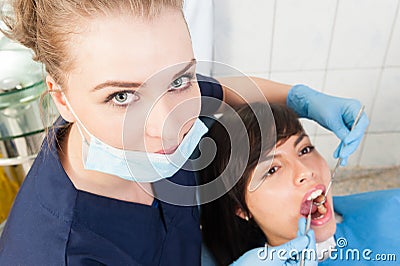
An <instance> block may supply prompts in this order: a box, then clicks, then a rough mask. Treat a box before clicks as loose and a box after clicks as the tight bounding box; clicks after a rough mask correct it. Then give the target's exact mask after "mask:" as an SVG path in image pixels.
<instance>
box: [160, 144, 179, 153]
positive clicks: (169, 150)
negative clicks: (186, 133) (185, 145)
mask: <svg viewBox="0 0 400 266" xmlns="http://www.w3.org/2000/svg"><path fill="white" fill-rule="evenodd" d="M178 147H179V145H176V146H174V147H171V148H168V149H164V150H159V151H157V152H156V153H159V154H172V153H174V152H175V151H176V149H178Z"/></svg>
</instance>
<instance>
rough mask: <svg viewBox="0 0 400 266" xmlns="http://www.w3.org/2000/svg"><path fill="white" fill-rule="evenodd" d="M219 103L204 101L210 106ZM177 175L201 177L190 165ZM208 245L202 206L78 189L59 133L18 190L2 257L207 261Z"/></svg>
mask: <svg viewBox="0 0 400 266" xmlns="http://www.w3.org/2000/svg"><path fill="white" fill-rule="evenodd" d="M198 81H199V85H200V88H201V93H202V95H204V96H209V97H214V98H218V99H220V100H222V88H221V86H220V85H219V84H217V83H216V82H215V80H212V79H210V78H206V77H203V76H200V75H198ZM208 81H212V82H208ZM217 107H218V106H216V105H215V106H202V113H203V114H204V113H205V111H207V113H208V112H213V111H215V108H217ZM213 109H214V110H213ZM57 123H59V124H65V121H63V120H62V119H59V120H58V122H57ZM55 132H56V134H57V137H60V136H59V135H60V134H62V133H61V132H62V130H60V129H57V128H55ZM170 180H171V181H173V182H175V183H179V184H183V185H195V178H194V173H193V172H189V171H185V170H180V171H178V172H177V173H176V174H175V175H174V176H173V177H171V178H170ZM200 251H201V234H200V225H199V213H198V207H196V206H194V207H182V206H174V205H171V204H167V203H165V202H162V201H160V202H158V204H156V205H155V206H147V205H142V204H138V203H132V202H125V201H121V200H117V199H112V198H107V197H103V196H99V195H95V194H92V193H88V192H85V191H80V190H77V189H76V188H75V187H74V186H73V184H72V183H71V181H70V179H69V178H68V176H67V174H66V173H65V171H64V169H63V167H62V165H61V162H60V158H59V157H58V153H57V144H56V141H55V138H53V141H52V142H51V143H48V142H47V141H46V140H45V141H44V142H43V145H42V148H41V151H40V152H39V154H38V156H37V158H36V160H35V162H34V164H33V166H32V168H31V170H30V171H29V173H28V175H27V177H26V178H25V181H24V183H23V185H22V186H21V189H20V191H19V193H18V195H17V197H16V200H15V202H14V205H13V208H12V210H11V213H10V215H9V218H8V221H7V224H6V226H5V229H4V232H3V235H2V237H1V239H0V265H7V266H9V265H52V266H53V265H200Z"/></svg>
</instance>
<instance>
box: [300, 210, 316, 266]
mask: <svg viewBox="0 0 400 266" xmlns="http://www.w3.org/2000/svg"><path fill="white" fill-rule="evenodd" d="M312 207H313V202H310V210H309V212H308V215H307V223H306V231H305V233H304V235H306V234H307V233H308V230H310V226H311V211H312ZM305 260H306V258H305V255H304V252H302V253H301V260H300V266H304V263H305Z"/></svg>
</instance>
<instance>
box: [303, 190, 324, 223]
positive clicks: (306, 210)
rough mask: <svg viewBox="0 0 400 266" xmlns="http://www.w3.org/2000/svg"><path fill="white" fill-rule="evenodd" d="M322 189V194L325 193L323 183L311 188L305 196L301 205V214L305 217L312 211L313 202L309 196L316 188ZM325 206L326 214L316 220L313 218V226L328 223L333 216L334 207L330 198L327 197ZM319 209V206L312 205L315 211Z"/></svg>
mask: <svg viewBox="0 0 400 266" xmlns="http://www.w3.org/2000/svg"><path fill="white" fill-rule="evenodd" d="M319 189H320V190H322V194H324V193H325V190H326V188H325V186H324V185H322V184H319V185H316V186H315V187H313V188H311V189H310V190H309V191H308V192H307V193H306V194H305V195H304V197H303V200H302V203H301V206H300V214H301V215H302V216H304V217H306V218H307V216H308V213H309V211H310V204H312V201H310V200H307V199H308V197H309V196H310V195H311V194H312V193H313V192H314V191H316V190H319ZM324 206H325V208H326V214H325V215H324V217H322V218H320V219H317V220H314V219H312V220H311V225H313V226H321V225H324V224H325V223H327V222H328V221H329V220H330V219H331V218H332V209H331V206H330V203H329V202H328V198H327V199H326V202H325V203H324ZM316 209H317V206H315V205H314V206H313V207H312V212H315V210H316Z"/></svg>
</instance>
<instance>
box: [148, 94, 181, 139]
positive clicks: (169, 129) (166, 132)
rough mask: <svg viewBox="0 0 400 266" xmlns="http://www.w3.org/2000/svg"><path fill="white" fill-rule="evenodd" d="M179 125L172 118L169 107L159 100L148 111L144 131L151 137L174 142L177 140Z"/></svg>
mask: <svg viewBox="0 0 400 266" xmlns="http://www.w3.org/2000/svg"><path fill="white" fill-rule="evenodd" d="M178 127H179V125H178V123H177V122H176V121H175V120H174V117H173V112H171V108H170V107H169V106H168V105H167V104H164V103H163V101H159V102H158V103H157V104H156V105H155V106H154V108H152V110H151V111H150V115H149V117H148V119H147V122H146V127H145V132H146V135H147V136H149V137H151V138H158V139H162V140H164V141H166V142H169V143H174V144H176V143H177V142H178V141H179V128H178Z"/></svg>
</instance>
